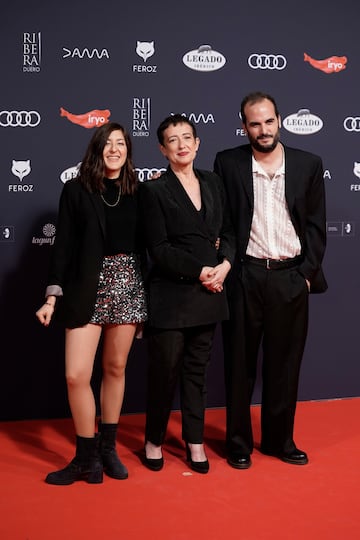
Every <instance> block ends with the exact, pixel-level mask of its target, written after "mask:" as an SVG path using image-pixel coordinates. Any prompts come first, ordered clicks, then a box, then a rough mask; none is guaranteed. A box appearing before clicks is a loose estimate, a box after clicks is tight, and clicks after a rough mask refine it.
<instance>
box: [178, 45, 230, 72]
mask: <svg viewBox="0 0 360 540" xmlns="http://www.w3.org/2000/svg"><path fill="white" fill-rule="evenodd" d="M183 62H184V64H185V66H186V67H188V68H190V69H193V70H195V71H216V70H217V69H220V68H222V67H224V65H225V63H226V59H225V56H224V55H222V54H221V53H219V52H217V51H214V50H213V49H212V48H211V46H210V45H201V46H200V47H199V48H198V49H194V50H193V51H189V52H187V53H186V54H184V56H183Z"/></svg>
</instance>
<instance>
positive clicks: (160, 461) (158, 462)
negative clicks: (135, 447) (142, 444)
mask: <svg viewBox="0 0 360 540" xmlns="http://www.w3.org/2000/svg"><path fill="white" fill-rule="evenodd" d="M143 463H144V465H145V467H147V468H148V469H150V471H156V472H158V471H161V469H162V468H163V466H164V458H163V457H161V458H148V457H147V456H146V450H145V448H144V456H143Z"/></svg>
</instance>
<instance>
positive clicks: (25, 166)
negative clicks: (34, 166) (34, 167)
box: [11, 159, 31, 182]
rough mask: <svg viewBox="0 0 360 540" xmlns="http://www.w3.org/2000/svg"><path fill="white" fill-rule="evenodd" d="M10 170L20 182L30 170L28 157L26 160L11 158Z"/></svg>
mask: <svg viewBox="0 0 360 540" xmlns="http://www.w3.org/2000/svg"><path fill="white" fill-rule="evenodd" d="M11 172H12V173H13V174H14V175H15V176H17V177H18V179H19V180H20V182H22V181H23V178H25V176H27V175H28V174H30V172H31V167H30V159H27V160H26V161H15V159H13V160H12V165H11Z"/></svg>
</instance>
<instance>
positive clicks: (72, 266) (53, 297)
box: [36, 122, 147, 485]
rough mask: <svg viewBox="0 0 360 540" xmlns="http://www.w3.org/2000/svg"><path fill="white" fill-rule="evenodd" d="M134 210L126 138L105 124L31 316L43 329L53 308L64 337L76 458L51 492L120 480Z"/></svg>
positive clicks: (63, 218)
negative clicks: (97, 389) (95, 384)
mask: <svg viewBox="0 0 360 540" xmlns="http://www.w3.org/2000/svg"><path fill="white" fill-rule="evenodd" d="M137 207H138V196H137V181H136V176H135V172H134V166H133V163H132V151H131V140H130V137H129V135H128V134H127V132H126V131H125V129H124V128H123V127H122V126H121V125H119V124H117V123H113V122H112V123H108V124H104V125H103V126H101V127H99V128H97V129H96V131H95V133H94V135H93V137H92V139H91V141H90V143H89V146H88V148H87V151H86V153H85V156H84V159H83V161H82V164H81V167H80V170H79V174H78V176H77V177H76V178H75V179H74V180H70V181H69V182H67V183H66V184H65V186H64V188H63V191H62V194H61V198H60V205H59V214H58V223H57V231H56V240H55V245H54V250H53V254H52V261H51V265H50V274H49V280H48V287H47V289H46V294H45V296H46V301H45V303H44V305H43V306H42V307H41V308H40V309H39V310H38V311H37V313H36V315H37V317H38V319H39V320H40V322H41V323H42V324H44V325H45V326H48V325H49V323H50V321H51V319H52V316H53V314H54V310H55V307H56V315H57V318H58V320H60V321H61V322H62V323H63V324H64V325H65V327H66V331H65V366H66V370H65V371H66V381H67V388H68V398H69V403H70V408H71V412H72V416H73V420H74V424H75V431H76V455H75V458H74V459H73V460H72V461H71V463H70V464H69V465H68V466H67V467H65V468H64V469H61V470H60V471H56V472H52V473H50V474H48V475H47V477H46V482H47V483H49V484H58V485H65V484H72V483H73V482H75V481H76V480H80V479H85V480H86V481H87V482H89V483H100V482H102V478H103V470H104V472H105V473H106V474H108V475H109V476H111V477H113V478H117V479H125V478H127V476H128V472H127V470H126V467H125V466H124V465H123V464H122V463H121V461H120V460H119V458H118V455H117V453H116V434H117V424H118V420H119V416H120V411H121V406H122V401H123V397H124V385H125V367H126V361H127V357H128V353H129V350H130V347H131V344H132V341H133V338H134V335H135V331H136V328H137V325H138V324H139V323H142V322H143V321H144V320H145V319H146V317H147V309H146V303H145V292H144V286H143V280H142V276H141V270H140V254H141V250H142V246H141V240H140V235H139V222H138V211H137ZM55 304H56V306H55ZM102 332H103V338H104V340H103V354H102V367H103V378H102V383H101V394H100V403H101V421H100V422H99V431H100V435H98V434H97V435H96V436H94V433H95V414H96V409H95V399H94V395H93V392H92V388H91V385H90V380H91V375H92V371H93V365H94V359H95V354H96V350H97V347H98V344H99V339H100V335H101V333H102Z"/></svg>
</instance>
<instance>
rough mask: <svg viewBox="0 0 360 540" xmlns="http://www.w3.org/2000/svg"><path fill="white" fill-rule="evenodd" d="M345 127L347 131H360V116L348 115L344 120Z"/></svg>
mask: <svg viewBox="0 0 360 540" xmlns="http://www.w3.org/2000/svg"><path fill="white" fill-rule="evenodd" d="M344 128H345V130H346V131H356V132H357V133H359V132H360V116H348V117H347V118H345V120H344Z"/></svg>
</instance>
